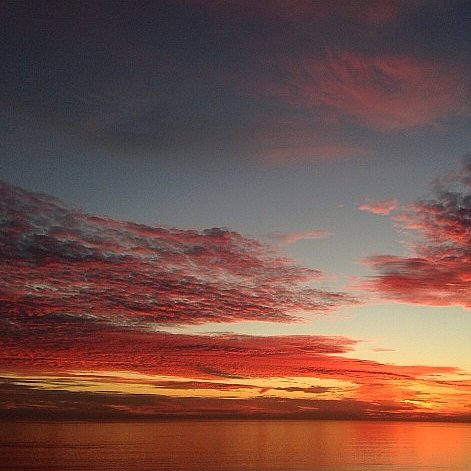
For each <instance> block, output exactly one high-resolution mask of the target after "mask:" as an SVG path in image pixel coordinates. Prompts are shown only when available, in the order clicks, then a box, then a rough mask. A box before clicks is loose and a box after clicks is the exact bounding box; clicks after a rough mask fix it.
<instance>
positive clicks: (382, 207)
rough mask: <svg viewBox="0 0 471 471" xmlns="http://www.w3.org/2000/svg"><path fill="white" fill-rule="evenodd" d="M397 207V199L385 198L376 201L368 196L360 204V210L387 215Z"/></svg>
mask: <svg viewBox="0 0 471 471" xmlns="http://www.w3.org/2000/svg"><path fill="white" fill-rule="evenodd" d="M396 208H397V200H396V199H392V198H390V199H385V200H379V201H375V200H373V199H371V198H367V199H366V200H365V201H364V202H363V203H361V204H359V205H358V209H359V210H360V211H368V212H370V213H373V214H381V215H383V216H387V215H388V214H389V213H390V212H391V211H393V210H395V209H396Z"/></svg>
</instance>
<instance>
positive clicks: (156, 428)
mask: <svg viewBox="0 0 471 471" xmlns="http://www.w3.org/2000/svg"><path fill="white" fill-rule="evenodd" d="M0 455H1V456H2V457H3V458H2V467H1V469H2V471H9V470H26V469H28V470H30V471H34V470H54V469H60V470H61V471H76V470H85V469H86V470H90V471H95V470H96V471H98V470H100V471H101V470H107V469H109V470H111V469H113V470H116V471H128V470H129V471H131V470H133V471H134V470H139V471H155V470H167V471H168V470H181V471H197V470H198V471H199V470H214V471H216V470H217V471H228V470H230V471H235V470H237V471H243V470H254V471H268V470H283V471H290V470H292V471H296V470H298V471H308V470H309V471H312V470H318V469H319V470H351V471H354V470H356V471H359V470H369V469H371V470H373V469H374V470H378V469H379V470H383V469H384V470H386V469H388V470H390V469H394V470H404V471H406V470H407V471H413V470H419V469H420V470H430V469H433V468H439V469H442V470H448V469H449V470H452V469H453V470H460V471H461V470H466V469H471V424H457V423H451V424H450V423H411V422H366V421H289V420H287V421H275V420H273V421H270V420H266V421H264V420H259V421H255V420H254V421H194V422H192V421H185V422H160V423H43V424H38V423H36V424H19V423H16V424H2V425H1V434H0Z"/></svg>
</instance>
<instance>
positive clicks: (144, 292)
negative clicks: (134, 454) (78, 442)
mask: <svg viewBox="0 0 471 471" xmlns="http://www.w3.org/2000/svg"><path fill="white" fill-rule="evenodd" d="M0 18H1V28H0V31H1V32H0V35H1V38H0V39H1V45H2V46H1V48H0V53H1V63H2V69H1V71H0V225H1V232H0V264H1V269H0V312H1V317H0V326H1V327H0V418H3V419H41V420H42V419H56V420H62V419H64V420H65V419H90V420H93V419H96V420H98V419H99V420H102V419H113V420H128V419H144V418H146V419H154V418H155V419H156V418H176V417H178V418H193V419H194V418H208V417H211V418H226V417H230V418H246V417H274V418H285V417H296V418H337V419H339V418H361V419H370V418H371V419H404V420H411V419H424V420H470V419H471V347H470V344H469V334H470V333H471V316H470V309H471V154H470V152H471V133H470V132H469V129H470V126H471V116H470V103H471V101H470V90H471V88H470V83H471V57H470V54H469V51H470V42H471V5H470V3H469V2H467V1H464V0H463V1H459V0H446V1H439V0H427V1H425V0H407V1H405V0H404V1H400V0H398V1H396V0H389V1H383V0H370V1H366V0H365V1H363V0H356V1H337V0H331V1H321V0H320V1H307V0H290V1H289V2H287V1H281V0H258V1H256V2H253V1H248V0H247V1H245V0H226V1H223V0H212V1H209V0H172V1H161V0H157V1H153V2H145V1H143V2H132V1H123V2H107V1H93V2H92V1H81V2H65V3H64V2H62V3H60V2H59V3H57V2H52V1H35V2H32V1H31V2H30V1H4V2H2V4H1V6H0Z"/></svg>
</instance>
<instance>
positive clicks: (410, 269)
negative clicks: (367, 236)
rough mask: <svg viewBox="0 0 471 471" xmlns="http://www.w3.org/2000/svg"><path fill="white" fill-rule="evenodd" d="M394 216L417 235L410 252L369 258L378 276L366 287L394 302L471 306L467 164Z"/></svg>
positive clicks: (469, 167) (469, 179) (470, 198)
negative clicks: (429, 195) (431, 193)
mask: <svg viewBox="0 0 471 471" xmlns="http://www.w3.org/2000/svg"><path fill="white" fill-rule="evenodd" d="M396 219H397V221H398V223H399V224H400V225H401V227H402V228H403V229H407V230H410V231H413V232H414V233H416V234H417V235H418V236H419V240H417V241H414V242H412V243H411V248H412V251H413V254H412V255H411V256H409V257H399V256H392V255H376V256H372V257H369V258H368V259H367V260H366V262H367V263H368V264H369V265H370V266H371V267H373V268H374V269H375V270H376V271H377V272H378V275H377V276H375V277H374V278H373V279H371V280H369V281H368V282H367V283H365V286H366V287H367V288H368V289H371V290H377V291H379V292H380V293H381V294H382V295H384V296H385V297H388V298H391V299H395V300H398V301H403V302H408V303H418V304H429V305H435V306H445V305H453V304H457V305H462V306H464V307H467V308H471V163H470V162H469V161H468V163H467V164H465V165H464V167H463V169H462V171H461V172H460V173H459V174H456V175H453V176H449V177H446V178H444V179H443V180H442V181H441V182H439V184H438V186H437V189H436V194H435V198H433V199H430V200H424V201H419V202H416V203H415V204H413V205H412V206H411V207H410V209H409V210H408V211H406V212H403V213H402V214H400V215H399V216H398V217H397V218H396Z"/></svg>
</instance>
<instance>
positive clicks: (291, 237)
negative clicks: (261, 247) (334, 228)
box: [268, 229, 332, 245]
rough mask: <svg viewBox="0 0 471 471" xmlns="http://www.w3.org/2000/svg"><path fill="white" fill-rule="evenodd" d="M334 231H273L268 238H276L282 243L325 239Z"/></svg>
mask: <svg viewBox="0 0 471 471" xmlns="http://www.w3.org/2000/svg"><path fill="white" fill-rule="evenodd" d="M331 235H332V233H331V232H330V231H328V230H327V229H316V230H313V231H300V232H272V233H270V234H268V238H269V239H272V240H274V241H275V242H276V243H278V244H280V245H288V244H294V243H295V242H298V241H300V240H315V239H325V238H326V237H330V236H331Z"/></svg>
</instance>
